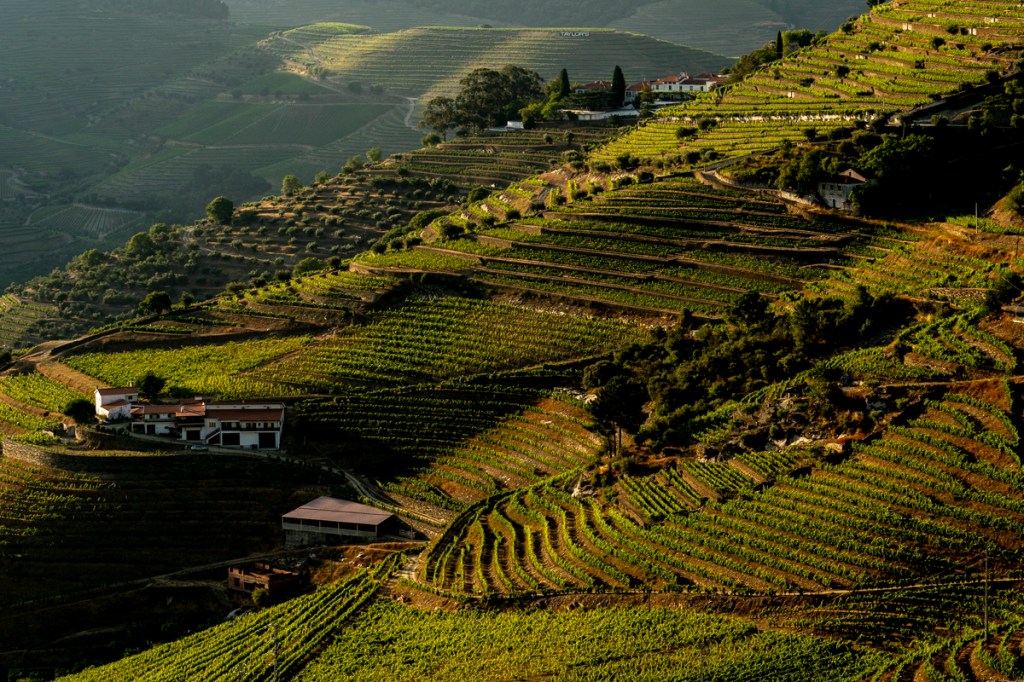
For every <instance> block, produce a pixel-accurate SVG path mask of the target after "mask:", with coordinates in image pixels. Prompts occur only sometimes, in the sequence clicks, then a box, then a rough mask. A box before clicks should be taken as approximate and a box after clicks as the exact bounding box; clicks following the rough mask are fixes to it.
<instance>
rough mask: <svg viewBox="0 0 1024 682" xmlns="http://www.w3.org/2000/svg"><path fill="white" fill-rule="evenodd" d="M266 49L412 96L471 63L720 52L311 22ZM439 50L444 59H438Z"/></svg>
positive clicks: (685, 61)
mask: <svg viewBox="0 0 1024 682" xmlns="http://www.w3.org/2000/svg"><path fill="white" fill-rule="evenodd" d="M264 46H265V47H266V49H268V50H270V51H272V52H274V53H275V54H279V55H281V56H282V58H284V59H285V60H286V61H287V62H288V63H290V64H294V65H296V66H297V67H300V68H305V69H307V70H314V71H317V70H325V71H326V73H327V74H328V75H329V77H330V78H331V79H332V80H335V81H340V82H344V83H352V82H357V83H362V84H378V85H380V86H381V87H383V88H384V89H385V90H386V91H390V92H394V93H397V94H401V95H405V96H411V97H420V96H423V97H431V96H434V95H437V94H442V93H444V94H453V93H454V92H455V91H456V90H457V84H458V80H459V79H460V78H461V77H462V76H463V75H465V74H466V73H468V72H469V71H471V70H472V69H475V68H480V67H486V68H501V67H502V66H504V65H505V64H509V63H515V64H517V65H519V66H523V67H525V68H528V69H533V70H536V71H537V72H538V73H540V74H541V76H543V77H544V78H553V77H554V76H556V75H557V74H558V71H559V70H560V69H562V68H565V69H567V70H568V71H569V75H570V78H572V79H573V80H574V81H579V82H586V81H590V80H595V79H598V78H603V79H606V80H610V79H611V73H612V69H613V68H614V66H615V65H619V66H621V67H622V69H623V71H624V73H625V74H626V78H627V79H628V80H641V79H643V78H658V77H661V76H665V75H669V74H674V73H678V72H679V71H682V70H686V71H690V72H701V71H718V70H720V69H722V68H724V67H726V66H728V65H729V64H730V63H731V60H730V59H728V58H726V57H722V56H720V55H715V54H711V53H709V52H704V51H702V50H695V49H692V48H689V47H685V46H682V45H676V44H672V43H668V42H664V41H660V40H654V39H652V38H648V37H647V36H641V35H636V34H631V33H623V32H620V31H614V30H596V29H592V30H587V29H586V28H576V29H559V28H547V29H465V28H462V29H460V28H414V29H409V30H405V31H398V32H395V33H386V34H379V35H324V34H323V32H321V31H320V30H319V29H318V28H317V27H316V26H313V27H308V28H300V29H295V30H293V31H288V32H286V33H284V34H281V35H275V36H273V37H271V38H270V39H269V40H268V41H265V43H264ZM439 56H443V59H439V58H438V57H439Z"/></svg>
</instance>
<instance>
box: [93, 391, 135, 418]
mask: <svg viewBox="0 0 1024 682" xmlns="http://www.w3.org/2000/svg"><path fill="white" fill-rule="evenodd" d="M93 396H94V399H95V401H96V416H97V417H99V418H101V419H106V420H107V421H115V420H118V419H128V418H129V417H131V416H132V405H134V404H136V403H138V402H139V389H137V388H97V389H96V391H95V392H94V394H93Z"/></svg>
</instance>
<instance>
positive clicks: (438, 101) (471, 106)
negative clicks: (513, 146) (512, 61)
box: [423, 65, 544, 136]
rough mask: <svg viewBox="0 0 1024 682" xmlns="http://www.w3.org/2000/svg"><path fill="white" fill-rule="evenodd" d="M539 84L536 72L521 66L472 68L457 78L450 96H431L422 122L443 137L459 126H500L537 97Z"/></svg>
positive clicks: (472, 127)
mask: <svg viewBox="0 0 1024 682" xmlns="http://www.w3.org/2000/svg"><path fill="white" fill-rule="evenodd" d="M543 83H544V80H543V79H542V78H541V77H540V74H538V73H537V72H536V71H530V70H528V69H524V68H523V67H521V66H513V65H508V66H506V67H504V68H502V69H501V70H500V71H495V70H493V69H485V68H481V69H474V70H473V71H470V72H469V73H468V74H466V75H465V76H464V77H463V78H462V80H461V81H459V85H460V86H461V90H460V91H459V94H458V95H457V96H456V97H455V98H454V99H452V98H450V97H435V98H434V99H432V100H430V101H429V102H427V105H426V108H425V109H424V112H423V123H424V125H427V126H429V127H431V128H433V129H434V130H436V131H437V132H439V133H441V134H442V135H444V136H447V134H448V132H449V131H451V130H455V129H456V128H461V127H465V128H470V129H473V130H482V129H484V128H487V127H492V126H497V125H501V124H504V123H505V122H506V121H508V120H510V119H513V118H515V117H517V116H518V115H519V110H520V109H523V108H524V107H526V106H527V105H528V104H530V103H531V102H535V101H537V100H540V99H541V98H542V97H543V92H542V89H541V88H542V85H543Z"/></svg>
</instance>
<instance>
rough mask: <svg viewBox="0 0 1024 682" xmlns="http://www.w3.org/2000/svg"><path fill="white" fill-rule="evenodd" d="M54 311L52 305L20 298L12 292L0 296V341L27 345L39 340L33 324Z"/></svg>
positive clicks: (21, 345)
mask: <svg viewBox="0 0 1024 682" xmlns="http://www.w3.org/2000/svg"><path fill="white" fill-rule="evenodd" d="M55 313H56V309H55V308H54V307H53V306H49V305H45V304H41V303H38V302H35V301H31V300H25V299H22V298H21V297H19V296H15V295H14V294H4V295H3V296H0V343H3V344H4V345H6V346H7V347H19V348H23V347H27V346H29V345H31V344H32V343H33V342H38V341H41V340H42V339H41V338H40V337H39V335H38V334H39V332H38V331H37V330H35V329H34V328H35V326H36V325H37V324H38V323H39V322H40V321H42V320H46V319H47V318H50V317H51V316H53V315H54V314H55Z"/></svg>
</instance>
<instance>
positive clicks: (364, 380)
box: [252, 298, 639, 391]
mask: <svg viewBox="0 0 1024 682" xmlns="http://www.w3.org/2000/svg"><path fill="white" fill-rule="evenodd" d="M638 336H639V333H638V331H637V330H636V329H635V328H632V327H630V326H628V325H626V324H621V323H616V322H610V321H603V320H598V319H586V318H583V319H579V318H565V317H561V316H557V315H552V314H550V313H545V312H538V311H533V310H529V309H523V308H520V307H515V306H509V305H499V304H493V303H487V302H483V301H472V300H465V299H457V298H437V299H425V300H412V301H409V302H408V303H406V305H404V306H403V307H402V308H400V309H398V310H392V311H386V312H383V311H382V312H380V313H371V314H370V315H369V316H368V318H367V319H366V322H365V323H364V324H361V325H357V326H353V327H350V328H348V329H345V330H344V331H341V332H339V333H338V334H336V335H332V336H328V337H325V338H322V339H320V340H319V341H318V342H317V343H315V344H313V345H312V346H311V347H309V348H306V349H305V350H304V351H303V352H302V353H301V354H300V355H298V356H296V357H288V358H285V359H283V360H280V361H277V362H268V363H266V364H265V365H264V366H263V367H262V368H261V369H259V370H258V371H257V372H255V373H254V374H252V377H253V378H254V379H257V380H260V381H267V382H276V383H280V384H285V385H297V386H311V387H314V388H315V389H316V390H317V391H330V390H331V387H332V386H335V385H338V384H341V385H346V386H351V385H359V384H362V385H370V386H389V385H399V384H410V383H413V384H415V383H428V382H436V381H441V380H444V379H449V378H455V377H465V376H467V375H473V374H484V373H488V372H494V371H499V370H507V369H521V368H524V367H527V366H536V365H541V364H543V363H547V362H559V361H564V360H572V359H577V358H580V357H587V356H589V355H594V354H598V353H601V352H602V351H603V350H604V349H606V348H608V347H614V346H618V345H624V344H626V343H628V342H629V340H630V339H636V338H638Z"/></svg>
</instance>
